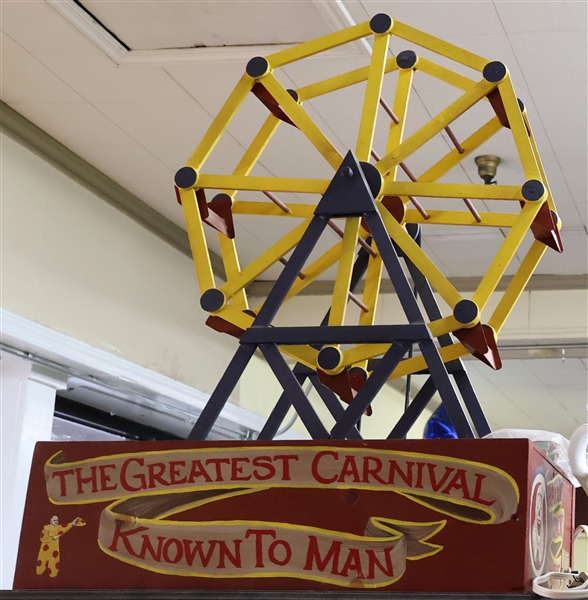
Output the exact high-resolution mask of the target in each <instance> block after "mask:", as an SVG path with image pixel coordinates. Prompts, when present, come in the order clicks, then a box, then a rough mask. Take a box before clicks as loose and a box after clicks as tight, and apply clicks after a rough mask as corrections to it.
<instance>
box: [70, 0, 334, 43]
mask: <svg viewBox="0 0 588 600" xmlns="http://www.w3.org/2000/svg"><path fill="white" fill-rule="evenodd" d="M81 4H82V5H83V6H84V8H86V9H87V10H88V11H89V12H90V13H91V14H92V15H94V16H95V17H96V18H97V19H98V20H99V21H100V22H101V23H103V24H104V25H105V26H106V27H107V28H108V29H109V30H110V31H112V32H113V33H114V34H115V35H116V36H117V37H118V38H119V39H120V40H121V41H122V42H124V43H125V44H126V45H127V46H128V47H129V48H131V49H133V50H154V49H160V48H197V47H200V46H206V47H210V46H247V45H254V44H285V43H298V42H304V41H307V40H310V39H313V38H315V37H317V36H319V35H324V34H326V33H330V31H331V30H330V27H329V26H328V25H327V23H326V21H325V19H324V18H323V17H322V15H321V12H320V11H319V10H318V9H317V7H316V6H315V5H313V3H312V2H309V1H298V2H296V1H290V2H288V1H286V2H279V3H274V2H254V1H250V0H240V1H233V2H215V3H214V8H212V5H211V3H210V2H200V1H198V0H192V1H191V2H177V1H159V2H143V1H132V0H131V1H128V2H102V1H100V0H83V2H81ZM268 24H271V26H268Z"/></svg>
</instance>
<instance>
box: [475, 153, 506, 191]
mask: <svg viewBox="0 0 588 600" xmlns="http://www.w3.org/2000/svg"><path fill="white" fill-rule="evenodd" d="M474 160H475V161H476V164H477V165H478V175H479V176H480V177H481V178H482V179H483V180H484V183H485V184H486V185H492V184H494V185H496V181H493V179H494V178H495V177H496V169H497V168H498V165H499V164H500V157H499V156H494V155H493V154H482V155H481V156H476V158H475V159H474Z"/></svg>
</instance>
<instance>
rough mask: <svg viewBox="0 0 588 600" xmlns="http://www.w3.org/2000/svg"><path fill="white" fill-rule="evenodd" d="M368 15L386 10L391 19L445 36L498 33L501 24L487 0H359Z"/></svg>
mask: <svg viewBox="0 0 588 600" xmlns="http://www.w3.org/2000/svg"><path fill="white" fill-rule="evenodd" d="M362 5H363V6H364V8H365V9H366V11H367V12H368V13H369V14H370V15H375V14H377V13H379V12H386V13H387V14H389V15H390V16H391V17H392V19H394V20H397V21H401V22H402V23H405V24H406V25H410V26H411V27H416V28H418V29H420V30H422V31H425V32H426V33H429V34H431V35H434V36H437V37H440V38H442V39H447V37H449V36H452V35H465V36H467V35H482V34H489V33H501V32H502V31H503V28H502V24H501V22H500V19H499V18H498V15H497V14H496V10H495V9H494V6H493V4H492V3H491V2H460V3H459V9H458V10H457V9H456V4H455V3H454V2H447V1H445V0H437V1H433V2H373V1H370V0H362Z"/></svg>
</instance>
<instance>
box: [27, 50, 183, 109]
mask: <svg viewBox="0 0 588 600" xmlns="http://www.w3.org/2000/svg"><path fill="white" fill-rule="evenodd" d="M35 56H36V57H37V58H38V59H39V61H40V62H42V63H43V64H44V65H45V66H46V67H47V68H49V69H50V70H51V71H52V72H53V73H55V74H56V75H57V76H58V77H60V78H61V79H62V80H63V81H65V82H66V83H68V84H69V85H71V86H72V87H73V88H74V89H75V90H76V91H77V92H78V93H79V94H80V95H82V96H83V97H84V98H85V99H86V100H88V101H89V102H137V103H140V102H161V103H162V104H164V103H166V102H187V101H189V100H190V97H189V95H188V94H187V93H186V92H185V91H184V90H183V89H182V88H181V87H180V86H179V85H178V84H177V83H176V82H175V81H174V80H173V79H172V78H171V77H170V76H169V75H168V74H167V73H166V72H165V71H164V70H163V69H162V68H161V67H158V66H150V65H149V66H140V67H138V66H133V67H118V66H117V65H116V64H115V63H114V62H113V61H112V60H110V59H109V58H108V57H107V56H106V55H105V54H102V53H101V52H92V53H87V52H84V53H79V52H71V51H63V52H55V51H51V52H46V51H36V52H35Z"/></svg>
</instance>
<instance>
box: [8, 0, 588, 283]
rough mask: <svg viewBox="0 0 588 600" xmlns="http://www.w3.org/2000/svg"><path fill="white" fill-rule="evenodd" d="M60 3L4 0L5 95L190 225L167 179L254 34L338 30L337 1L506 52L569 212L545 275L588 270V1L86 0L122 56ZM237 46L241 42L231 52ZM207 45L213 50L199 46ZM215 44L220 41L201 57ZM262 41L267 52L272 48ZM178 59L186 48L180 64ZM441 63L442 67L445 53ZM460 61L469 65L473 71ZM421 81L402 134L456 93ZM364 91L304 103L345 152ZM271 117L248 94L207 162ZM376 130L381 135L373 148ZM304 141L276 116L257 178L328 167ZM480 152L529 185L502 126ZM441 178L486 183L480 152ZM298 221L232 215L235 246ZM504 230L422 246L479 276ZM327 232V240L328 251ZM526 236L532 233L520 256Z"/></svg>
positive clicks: (349, 51)
mask: <svg viewBox="0 0 588 600" xmlns="http://www.w3.org/2000/svg"><path fill="white" fill-rule="evenodd" d="M55 4H56V3H55V2H54V0H49V2H6V1H4V2H2V25H1V29H2V42H1V43H2V53H3V60H2V67H3V75H2V99H3V100H4V101H5V102H6V103H8V104H9V105H10V106H12V107H13V108H14V109H15V110H17V111H18V112H20V113H21V114H23V115H24V116H25V117H27V118H28V119H30V120H31V121H32V122H33V123H35V124H36V125H38V126H39V127H40V128H41V129H43V130H45V131H46V132H48V133H49V134H50V135H52V136H54V137H55V138H56V139H58V140H59V141H60V142H62V143H63V144H65V145H66V146H67V147H69V148H70V149H71V150H73V151H74V152H76V153H77V154H79V155H80V156H81V157H82V158H84V159H86V160H87V161H88V162H90V163H91V164H93V165H94V166H96V167H97V168H99V169H100V170H101V171H103V172H104V173H105V174H107V175H108V176H110V177H111V178H112V179H114V180H115V181H117V182H118V183H120V184H121V185H122V186H123V187H125V188H127V189H128V190H129V191H131V192H133V193H134V194H135V195H136V196H138V197H139V198H141V199H142V200H143V201H144V202H146V203H147V204H149V205H150V206H152V207H153V208H155V209H156V210H158V211H159V212H160V213H161V214H163V215H164V216H166V217H167V218H168V219H170V220H172V221H173V222H175V223H176V224H178V225H180V226H182V227H183V226H184V219H183V214H182V211H181V209H180V207H179V206H178V205H177V204H176V202H175V200H174V194H173V189H172V183H171V182H172V178H173V174H174V173H175V171H176V170H177V169H178V168H179V167H180V166H182V165H183V164H184V163H185V161H186V160H187V158H188V157H189V156H190V154H191V152H192V151H193V149H194V148H195V146H196V144H197V143H198V141H199V140H200V138H201V137H202V135H203V133H204V132H205V131H206V128H207V127H208V125H209V124H210V123H211V121H212V118H213V117H214V116H215V115H216V113H217V112H218V110H219V109H220V107H221V106H222V103H223V102H224V100H225V99H226V97H227V96H228V94H229V93H230V91H231V90H232V88H233V87H234V85H235V84H236V82H237V81H238V79H239V77H240V76H241V74H242V73H243V70H244V66H245V64H246V62H247V60H248V58H250V57H252V56H254V55H256V54H258V53H259V51H258V50H259V49H258V48H249V45H251V44H257V45H259V44H285V43H293V42H298V41H303V40H306V39H310V38H313V37H315V36H316V35H319V34H323V33H327V32H328V31H333V30H334V29H336V28H339V27H341V26H342V25H343V24H344V23H345V16H344V14H343V13H342V12H341V10H340V9H339V8H338V6H339V5H341V4H344V6H345V7H346V8H347V9H348V10H349V13H350V16H351V18H353V19H354V20H355V21H356V22H361V21H365V20H367V19H369V18H370V17H371V16H372V15H373V14H375V13H377V12H387V13H389V14H390V15H391V16H392V18H394V19H396V20H399V21H402V22H405V23H407V24H409V25H412V26H414V27H417V28H419V29H422V30H424V31H426V32H428V33H432V34H434V35H437V36H439V37H441V38H443V39H445V40H447V41H449V42H452V43H454V44H457V45H459V46H463V47H464V48H466V49H468V50H471V51H473V52H476V53H478V54H480V55H482V56H484V57H486V58H488V59H489V60H501V61H503V62H504V63H505V64H507V66H508V67H509V69H510V71H511V74H512V77H513V81H514V84H515V88H516V91H517V95H518V96H519V97H520V98H521V99H522V100H523V101H524V102H525V104H526V106H527V108H528V112H529V116H530V120H531V124H532V126H533V131H534V134H535V137H536V139H537V144H538V146H539V149H540V152H541V156H542V159H543V162H544V165H545V169H546V171H547V174H548V177H549V181H550V185H551V188H552V191H553V195H554V198H555V202H556V205H557V207H558V212H559V215H560V217H561V219H562V221H563V239H564V245H565V249H566V251H565V253H564V254H563V255H558V254H557V253H556V252H554V251H551V250H550V251H548V252H547V253H546V256H545V258H544V259H543V261H542V263H541V264H540V266H539V268H538V270H537V272H538V273H542V274H579V273H586V272H587V271H588V260H587V258H586V257H587V242H588V237H587V233H586V232H587V230H586V226H587V224H588V203H587V201H586V198H587V189H586V187H587V186H586V172H585V166H586V162H587V158H586V157H587V151H586V141H587V136H586V131H587V126H586V106H587V97H586V89H587V86H586V3H584V2H561V1H560V2H547V3H546V2H499V1H496V2H484V1H482V2H444V1H436V2H380V1H378V2H369V1H364V2H345V3H325V2H316V1H312V0H299V1H292V2H249V1H246V0H241V1H233V2H214V3H213V2H198V1H195V2H174V1H171V0H169V1H168V0H165V1H160V2H142V1H139V0H138V1H131V2H107V1H101V0H90V1H85V2H83V3H82V4H83V5H84V6H85V7H86V8H87V9H88V10H90V11H91V12H92V13H93V14H94V16H95V17H96V18H97V19H98V20H100V21H101V22H102V23H103V24H104V25H105V26H106V27H107V28H108V29H109V30H110V31H111V32H112V33H114V34H115V35H116V36H117V37H118V38H119V39H120V40H121V41H122V42H123V43H124V44H126V45H127V46H128V47H129V48H131V52H129V53H127V55H126V56H125V57H124V58H123V59H122V62H120V64H119V65H117V63H116V62H115V61H113V60H112V59H111V58H109V57H108V56H106V55H105V54H104V52H102V51H101V50H100V49H98V48H97V47H96V45H95V44H94V43H93V42H92V41H90V40H89V39H88V38H87V37H86V36H85V35H83V34H81V33H80V32H79V31H78V30H77V29H76V28H75V27H74V26H72V25H71V24H70V23H68V22H67V21H66V20H65V19H64V17H63V16H61V15H60V14H59V13H58V12H56V10H54V8H53V6H54V5H55ZM61 4H64V3H63V2H62V3H61ZM337 13H338V15H337ZM337 19H338V20H337ZM240 44H241V45H244V46H241V47H240V48H239V53H237V54H236V53H234V50H235V46H238V45H240ZM200 45H205V46H208V47H207V48H196V49H194V46H200ZM218 46H226V47H225V48H220V49H218V48H217V50H216V53H215V54H214V55H211V54H207V52H208V51H210V50H211V49H212V48H211V47H218ZM411 47H413V46H412V45H411V44H409V43H407V42H404V41H403V40H401V39H399V38H393V40H392V44H391V50H392V52H393V53H395V54H396V53H398V52H399V51H402V50H405V49H409V48H411ZM162 48H168V49H169V48H184V49H185V50H184V54H181V53H178V52H177V51H176V54H175V57H174V58H173V60H172V59H171V58H169V57H170V54H169V53H168V54H166V53H165V51H164V52H163V53H162V52H160V50H161V49H162ZM264 50H265V53H266V54H267V53H270V52H271V51H272V50H273V49H272V48H271V47H266V48H265V49H264ZM199 51H200V53H199ZM223 51H224V53H223ZM171 52H173V51H171ZM419 52H420V53H421V54H423V55H425V56H426V55H430V53H429V54H427V52H425V51H422V50H419ZM178 55H181V56H182V58H181V60H179V61H178V59H177V56H178ZM138 57H140V60H138ZM146 57H147V58H146ZM368 60H369V54H368V53H367V52H366V51H365V48H363V47H362V46H361V45H359V44H354V45H352V46H349V47H344V48H342V49H341V50H340V51H338V52H335V53H331V55H330V56H328V57H315V58H312V59H309V60H306V61H301V62H297V63H293V64H291V65H288V66H287V67H285V68H284V69H282V70H281V72H280V73H279V78H280V79H281V81H282V83H283V84H284V85H285V86H286V87H293V88H296V87H299V86H302V85H305V84H307V83H310V82H313V81H317V80H319V79H322V78H324V77H328V76H331V75H333V74H336V73H340V72H344V71H346V70H349V69H352V68H356V67H359V66H363V65H365V64H367V62H368ZM436 60H437V62H439V63H441V64H449V61H447V60H445V59H442V58H441V57H436ZM451 66H452V68H454V69H455V70H458V71H461V72H463V73H464V74H469V75H470V76H473V75H474V74H473V72H471V71H470V72H468V71H469V69H467V68H466V67H461V66H459V65H455V64H452V65H451ZM394 79H395V74H392V75H391V76H390V77H389V79H388V80H387V81H386V83H385V87H384V95H385V97H388V98H389V99H390V101H391V100H392V98H393V96H392V95H391V94H392V92H393V89H394ZM413 88H414V89H413V94H412V104H411V105H410V110H409V117H408V123H407V135H410V133H412V132H414V131H415V130H416V129H417V128H418V127H420V126H422V125H423V124H424V123H425V122H427V121H428V120H430V119H431V117H433V116H434V115H435V114H437V113H438V112H439V111H440V110H441V109H442V108H444V107H445V106H446V105H447V104H448V103H449V102H450V101H452V100H454V99H455V98H456V95H457V93H458V92H457V91H456V90H455V89H454V88H451V87H449V86H447V85H446V84H444V83H442V82H440V81H437V80H435V79H433V78H432V77H429V76H427V75H424V74H422V73H417V76H416V77H415V79H414V86H413ZM362 101H363V88H362V86H361V85H359V86H354V87H351V88H347V89H345V90H342V91H340V92H337V93H333V94H329V95H328V96H324V97H320V98H317V99H315V100H312V101H309V102H307V103H305V108H307V110H308V112H309V113H310V114H311V116H312V117H313V118H314V119H315V121H316V122H317V123H318V125H319V126H320V127H321V128H322V129H323V131H324V132H325V133H326V135H327V136H328V137H329V138H330V139H331V140H332V142H333V143H334V144H335V146H337V148H338V149H339V150H340V151H341V152H343V153H344V152H345V151H346V150H347V149H349V148H350V147H351V148H354V147H355V135H356V132H357V129H358V123H359V117H360V114H361V106H362ZM489 110H490V109H489V107H488V106H477V107H475V109H473V110H471V111H469V112H468V113H466V114H465V115H464V116H463V117H461V118H460V119H458V120H457V121H456V122H455V123H454V124H453V125H452V128H453V129H454V131H455V133H456V134H457V136H458V138H460V139H463V137H465V136H466V135H467V134H468V133H471V132H472V131H474V129H476V128H477V127H479V126H480V125H481V124H482V123H483V122H485V121H483V120H482V119H484V118H485V117H486V116H488V115H489V114H490V113H489ZM485 113H487V114H485ZM265 115H266V109H265V108H264V107H263V106H262V105H261V104H260V103H259V102H258V101H257V100H256V99H255V98H253V97H252V98H249V99H248V100H247V102H246V103H245V105H244V106H243V108H242V109H241V111H240V113H239V114H238V115H237V117H236V118H235V120H234V122H233V123H232V124H231V126H230V127H229V130H228V135H226V136H225V137H223V138H222V140H221V142H220V144H219V147H218V148H217V149H216V150H215V151H214V152H213V154H212V155H211V158H210V159H209V161H208V162H207V163H206V165H205V170H206V172H229V171H230V169H231V168H232V166H234V165H235V164H236V161H237V160H238V158H240V156H241V154H242V153H243V150H244V147H246V146H247V145H248V143H249V142H250V141H251V138H252V136H253V135H254V133H255V132H256V131H257V128H258V127H259V125H260V123H261V122H262V119H264V117H265ZM383 132H384V129H382V130H381V132H380V133H379V134H378V135H377V136H376V142H375V147H376V149H379V151H380V153H382V150H383V149H382V146H383V144H384V139H385V138H384V133H383ZM297 134H298V135H297ZM305 143H307V141H306V139H305V138H304V136H302V135H301V134H300V132H298V131H296V130H294V129H293V128H291V127H287V126H283V127H281V128H280V129H279V130H278V134H277V135H276V137H275V139H273V140H272V142H271V143H270V145H269V147H268V149H267V150H266V152H265V153H264V154H263V156H262V157H261V160H260V164H259V165H258V167H257V168H256V173H258V174H265V175H269V174H286V173H290V174H295V175H298V176H305V177H325V178H327V177H330V174H331V169H330V167H328V166H327V165H326V164H325V162H324V161H323V160H322V159H321V158H320V157H318V155H317V154H316V152H314V150H313V149H311V151H308V147H309V146H306V145H305ZM448 149H449V141H448V140H447V138H446V137H445V136H441V135H439V136H438V137H437V139H434V140H432V142H431V143H429V144H427V145H426V146H425V147H424V148H423V150H422V151H420V152H418V153H417V154H416V155H415V156H411V157H410V161H408V160H407V163H408V164H409V166H410V168H411V169H412V170H413V171H414V172H415V173H417V174H418V173H419V172H422V171H423V170H425V169H426V168H427V167H428V166H430V165H431V164H432V163H433V162H434V161H435V160H436V159H437V158H439V157H440V155H442V153H445V152H447V150H448ZM479 153H480V154H482V153H491V154H497V155H499V156H501V158H502V164H501V166H500V167H499V172H498V180H499V182H500V183H504V184H515V183H518V184H520V183H522V181H523V180H524V178H523V177H522V171H521V169H520V166H519V161H518V157H517V154H516V150H515V147H514V143H513V142H512V140H511V137H510V132H509V131H508V130H503V131H501V132H500V133H499V134H498V135H497V136H495V137H494V138H493V139H492V140H490V141H489V142H488V143H486V144H485V145H484V146H483V147H482V148H480V150H479ZM294 157H295V159H294ZM317 157H318V158H317ZM402 176H403V175H401V176H400V177H402ZM448 180H451V181H453V182H464V183H465V182H475V183H478V182H480V179H479V178H478V175H477V168H476V166H475V164H474V161H473V157H470V158H469V159H468V160H466V162H465V164H464V165H463V166H460V167H458V168H457V169H454V170H453V171H452V172H451V173H450V174H449V175H448V176H447V177H446V178H445V181H448ZM250 197H252V198H254V197H255V195H254V194H252V195H250ZM287 199H289V200H292V198H287ZM485 204H486V207H484V208H483V210H490V211H492V210H496V209H497V208H499V209H500V210H502V209H504V206H497V204H500V205H504V204H505V203H496V202H490V203H485ZM260 224H261V225H260ZM295 224H296V221H295V220H293V219H280V220H276V219H272V221H271V227H268V226H267V225H266V223H264V222H263V219H261V220H260V219H258V220H255V221H253V220H252V219H251V218H249V217H239V218H238V219H237V225H238V238H237V244H238V248H239V252H240V254H241V256H242V262H243V263H245V264H246V263H247V262H248V261H250V260H251V259H252V258H253V257H255V256H257V255H258V254H259V253H260V252H261V251H262V250H263V249H264V248H266V247H267V246H268V245H269V244H271V243H272V242H273V241H274V240H275V239H277V237H279V236H280V235H283V234H284V233H285V232H286V231H287V230H289V229H290V228H292V227H293V226H294V225H295ZM504 235H505V232H503V231H500V230H495V229H483V230H480V229H477V230H475V231H474V232H470V231H468V230H467V228H456V227H431V228H425V236H424V240H425V241H424V245H425V249H426V250H427V252H428V254H429V255H430V256H431V258H432V259H433V260H434V261H435V263H436V264H437V265H438V266H439V267H440V268H441V270H442V271H443V272H444V273H445V274H446V275H447V276H449V277H458V276H462V277H463V276H479V275H481V274H482V273H483V272H484V270H485V268H486V267H487V266H488V264H489V263H490V260H491V258H492V256H493V255H494V254H495V252H496V250H497V248H498V247H499V245H500V243H501V241H502V240H503V239H504ZM214 237H215V236H210V240H211V245H212V246H213V247H217V245H216V244H217V242H216V240H215V239H214ZM334 241H336V240H335V238H334V236H331V237H330V238H327V240H326V241H325V242H324V244H323V246H321V247H322V248H326V247H328V246H329V245H331V244H332V243H333V242H334ZM529 243H530V240H529V241H528V242H526V243H525V244H523V247H522V249H521V251H520V253H519V255H520V256H522V255H523V252H524V251H525V249H526V247H527V246H528V244H529ZM517 266H518V261H517V260H515V261H514V263H513V264H512V265H511V267H510V268H509V270H508V271H507V273H509V274H512V273H513V272H514V271H515V270H516V267H517ZM279 270H280V267H274V268H273V269H272V270H271V271H269V272H268V273H266V275H265V276H264V277H265V278H271V277H273V276H275V275H277V273H279ZM328 276H329V274H327V277H328Z"/></svg>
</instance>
